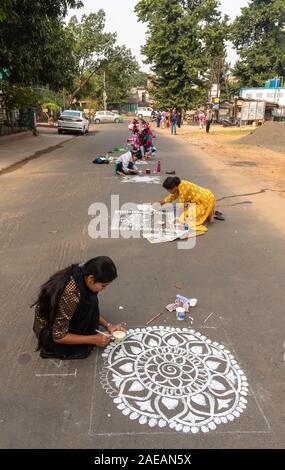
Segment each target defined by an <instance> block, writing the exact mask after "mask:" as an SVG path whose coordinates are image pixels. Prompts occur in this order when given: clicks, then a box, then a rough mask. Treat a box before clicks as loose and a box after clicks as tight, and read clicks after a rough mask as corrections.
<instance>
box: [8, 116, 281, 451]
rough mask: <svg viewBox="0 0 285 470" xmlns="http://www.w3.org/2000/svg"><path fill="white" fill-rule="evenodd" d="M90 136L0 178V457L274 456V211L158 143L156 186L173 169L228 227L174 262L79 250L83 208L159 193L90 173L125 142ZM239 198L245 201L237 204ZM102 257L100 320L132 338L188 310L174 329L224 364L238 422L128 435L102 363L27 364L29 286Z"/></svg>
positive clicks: (277, 282)
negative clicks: (110, 269) (241, 389)
mask: <svg viewBox="0 0 285 470" xmlns="http://www.w3.org/2000/svg"><path fill="white" fill-rule="evenodd" d="M95 129H96V132H95V131H92V132H91V133H90V134H89V135H86V136H80V137H78V138H76V139H73V140H71V141H69V142H63V144H62V147H61V148H57V149H55V150H54V151H52V152H50V153H47V154H44V155H42V156H40V157H39V158H37V159H34V160H32V161H30V162H28V163H27V164H26V165H24V166H23V167H21V168H18V169H16V170H15V171H13V172H11V173H9V174H4V175H2V176H0V179H1V202H0V205H1V218H0V224H1V231H0V251H1V266H0V270H1V317H0V321H1V330H0V351H1V355H0V358H1V359H0V360H1V377H2V380H1V403H2V405H3V406H2V407H1V414H0V433H1V438H0V446H1V448H98V449H99V448H100V449H102V448H181V449H182V448H185V449H187V448H244V447H246V448H256V447H258V448H263V447H282V446H284V440H285V439H284V435H285V433H284V431H285V425H284V422H285V419H284V418H285V416H284V414H285V413H284V409H285V407H284V360H283V355H284V346H283V345H284V341H285V334H284V313H283V312H284V300H285V296H284V286H283V279H284V265H285V253H284V236H283V233H282V231H281V229H280V230H275V228H274V227H275V226H274V227H272V225H269V224H268V222H271V220H270V218H269V214H270V213H271V211H270V208H271V204H272V201H274V204H275V211H277V209H278V210H279V214H280V210H281V208H282V207H283V201H282V200H281V199H280V201H279V199H277V198H276V199H272V197H273V196H271V195H270V194H268V193H259V190H260V188H258V187H256V186H254V187H253V186H250V183H249V182H248V181H246V180H237V179H236V178H235V173H234V170H232V169H230V168H226V167H225V166H224V165H222V164H220V163H219V164H217V163H216V162H214V161H211V160H210V159H209V158H207V157H206V156H203V155H202V154H200V155H198V154H195V152H194V151H193V149H190V150H189V148H188V149H186V147H185V144H183V143H182V141H180V139H179V137H177V138H175V137H173V138H172V139H171V137H170V136H169V137H166V136H164V135H162V134H158V138H157V142H156V144H157V147H158V148H159V155H160V157H161V161H162V171H163V173H164V172H165V171H167V170H172V169H175V170H176V172H177V174H178V175H181V176H182V177H184V178H187V179H190V180H192V181H194V182H196V183H198V184H200V185H202V186H206V187H209V188H211V189H212V190H213V191H214V193H215V194H216V195H217V197H218V198H222V197H228V196H235V197H233V198H227V199H223V200H222V201H221V202H220V207H221V209H222V210H223V212H225V213H226V216H227V221H226V222H217V223H215V224H214V225H213V226H211V228H210V230H209V232H208V233H207V234H206V235H205V236H203V237H199V238H198V239H197V244H196V246H195V248H194V249H192V250H189V251H188V250H178V249H177V245H176V243H175V242H174V243H167V244H160V245H151V244H149V243H148V242H147V241H146V240H123V239H118V240H116V239H115V240H114V239H107V240H106V239H97V240H92V239H91V238H90V237H89V236H88V224H89V222H90V216H89V215H88V208H89V206H90V205H91V204H92V203H93V202H98V201H101V202H104V203H106V204H107V205H108V206H109V205H110V194H111V193H112V194H119V196H120V201H121V203H124V202H129V201H134V202H148V201H154V200H157V199H158V198H160V197H161V196H162V195H163V194H164V192H163V190H162V188H161V187H160V186H159V185H155V184H148V185H143V184H123V183H121V181H120V180H119V179H118V178H117V177H115V176H114V175H113V169H112V167H111V166H108V165H100V166H99V165H93V164H92V163H91V161H92V159H93V158H94V157H95V156H96V155H99V154H100V153H102V152H104V153H105V152H106V151H107V150H110V149H111V148H112V147H113V146H117V145H122V144H124V142H125V140H126V125H125V124H119V125H117V126H116V127H114V126H112V125H105V126H98V127H96V128H95ZM56 137H57V140H56V142H58V136H56ZM251 192H255V193H257V194H256V195H251V196H244V197H243V196H238V195H239V194H246V193H251ZM262 209H263V211H262ZM273 212H274V211H273ZM283 213H284V212H283ZM272 217H273V216H272ZM101 254H106V255H109V256H111V257H112V258H113V259H114V260H115V262H116V264H117V266H118V271H119V278H118V280H116V282H114V283H113V284H112V285H111V286H110V287H109V288H108V289H107V290H106V291H105V292H104V293H103V294H102V295H101V296H100V297H101V300H100V305H101V313H102V315H103V316H105V317H106V318H108V319H109V320H110V321H112V322H115V321H117V320H125V321H126V322H127V323H128V327H129V328H136V327H144V326H145V324H146V321H147V320H148V319H149V317H150V316H151V315H152V314H153V313H156V312H159V311H160V310H161V309H162V308H163V307H164V306H165V305H166V304H167V303H169V302H171V301H172V300H173V299H174V298H175V295H176V294H177V293H182V294H184V295H187V296H194V297H197V298H198V299H199V304H198V306H197V307H196V309H195V310H193V317H194V322H193V324H192V325H191V324H190V320H189V319H188V318H187V320H186V321H185V322H184V323H183V327H185V326H186V327H189V328H194V330H195V331H198V332H201V333H202V335H205V336H206V337H207V338H209V339H210V340H212V341H217V342H218V343H219V344H222V345H224V346H225V348H226V349H227V350H230V351H231V352H232V353H233V355H234V357H235V359H236V361H237V364H238V365H239V366H240V367H241V368H242V370H243V371H244V372H245V374H246V376H247V379H248V382H249V395H248V404H247V408H246V410H245V411H244V412H243V413H242V414H241V416H240V417H236V419H235V420H234V421H233V422H230V421H229V422H227V423H224V424H223V423H221V424H219V425H218V426H217V429H215V430H211V431H210V432H208V433H203V432H200V433H197V434H194V433H187V434H185V433H183V432H177V431H175V430H173V429H170V428H169V427H167V426H166V427H160V426H157V425H155V426H153V427H151V426H148V425H146V424H139V423H138V421H137V419H134V420H131V419H129V417H127V416H124V415H123V414H122V413H121V411H120V410H119V409H117V407H116V404H115V403H114V402H113V400H112V398H110V396H108V395H107V394H106V393H105V391H104V390H103V388H102V385H101V383H100V372H101V370H102V356H101V351H100V353H94V354H93V355H91V356H90V357H89V358H88V359H86V360H84V361H70V362H68V361H67V362H62V361H52V360H47V361H45V360H42V359H40V358H39V356H38V353H36V352H34V349H35V346H36V342H35V339H34V337H33V334H32V322H33V311H32V310H30V309H29V304H30V303H31V302H32V300H33V299H34V297H35V295H36V292H37V290H38V288H39V286H40V284H41V283H42V282H43V281H44V280H45V279H46V278H47V276H49V275H50V274H51V273H53V272H54V271H55V270H57V269H58V268H61V267H64V266H66V265H68V264H70V263H72V262H75V261H77V260H78V261H81V260H86V259H88V258H90V257H92V256H96V255H101ZM177 284H178V285H180V286H181V287H182V289H181V290H178V289H177V287H176V285H177ZM119 306H123V307H124V309H123V310H120V309H119ZM158 325H160V326H163V327H166V326H170V327H175V328H178V327H181V322H178V321H177V320H176V318H175V315H174V314H170V313H165V314H164V315H163V316H162V317H161V319H160V320H158V321H156V322H154V323H153V324H152V326H158ZM211 344H212V343H211ZM220 366H221V365H220ZM220 366H219V367H220ZM226 366H227V364H226ZM212 367H213V368H215V366H212ZM125 369H126V368H125ZM198 369H199V367H198ZM208 372H209V370H208ZM134 390H135V391H137V392H138V389H137V388H136V387H133V391H134ZM224 391H225V393H227V390H226V389H225V388H224V389H223V387H222V386H221V385H220V386H218V389H217V390H216V393H217V397H218V396H219V394H220V398H221V399H222V398H227V397H225V395H224ZM138 393H139V392H138ZM138 400H139V398H138ZM201 400H202V401H201ZM142 401H143V402H146V400H142ZM198 401H199V400H198ZM217 403H220V402H218V401H217ZM217 403H216V404H215V406H216V405H217ZM196 405H197V408H196V414H197V413H198V414H200V416H201V414H203V410H204V409H205V408H203V406H206V408H207V410H208V409H209V407H211V404H210V401H209V403H207V404H206V405H205V403H203V398H202V399H201V395H200V402H199V403H197V404H196ZM143 406H144V407H146V406H147V405H143ZM161 406H162V405H161ZM164 406H165V409H164V413H165V414H167V413H168V417H169V414H170V413H174V414H175V413H176V412H177V410H175V407H176V403H175V400H174V401H172V402H171V401H170V402H169V401H164ZM219 406H220V405H219ZM161 409H162V408H161ZM142 411H143V407H142Z"/></svg>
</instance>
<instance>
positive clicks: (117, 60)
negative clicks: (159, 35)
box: [67, 10, 139, 102]
mask: <svg viewBox="0 0 285 470" xmlns="http://www.w3.org/2000/svg"><path fill="white" fill-rule="evenodd" d="M104 28H105V12H104V11H103V10H99V11H98V12H96V13H91V14H89V15H83V16H82V18H81V21H78V19H77V18H76V17H75V16H73V17H72V18H71V19H70V21H69V23H68V26H67V34H68V35H69V37H70V38H71V41H72V44H73V51H74V52H73V55H74V59H75V62H76V64H77V76H76V80H75V88H74V90H73V92H72V93H71V95H70V102H72V101H73V100H74V99H75V98H76V99H77V100H78V99H80V97H86V96H88V95H96V96H97V98H98V99H99V100H100V99H102V94H103V73H104V72H105V74H106V92H107V96H108V100H111V101H116V102H120V101H121V100H122V99H123V98H125V97H126V95H127V93H128V91H129V89H130V87H131V83H132V77H133V76H134V74H135V73H137V72H138V70H139V67H138V63H137V61H136V59H135V57H133V55H132V53H131V50H130V49H128V48H127V47H125V46H118V45H117V44H116V40H117V36H116V33H106V32H105V31H104Z"/></svg>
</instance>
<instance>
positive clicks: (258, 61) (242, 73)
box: [232, 0, 285, 87]
mask: <svg viewBox="0 0 285 470" xmlns="http://www.w3.org/2000/svg"><path fill="white" fill-rule="evenodd" d="M232 41H233V44H234V46H235V47H236V50H237V52H238V54H239V56H240V60H238V61H237V62H236V64H235V67H234V75H235V76H236V77H237V78H238V79H239V81H240V85H241V86H248V87H251V86H262V85H264V82H265V80H267V79H269V78H274V77H276V76H277V77H278V76H283V77H284V76H285V0H250V2H249V5H248V6H247V7H244V8H242V10H241V14H240V16H239V17H237V18H236V20H235V21H234V23H233V26H232Z"/></svg>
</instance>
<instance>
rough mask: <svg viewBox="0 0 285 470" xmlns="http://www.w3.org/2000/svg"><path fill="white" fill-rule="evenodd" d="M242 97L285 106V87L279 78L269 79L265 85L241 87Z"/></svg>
mask: <svg viewBox="0 0 285 470" xmlns="http://www.w3.org/2000/svg"><path fill="white" fill-rule="evenodd" d="M240 97H241V98H243V99H253V100H259V101H266V102H267V103H275V104H278V105H280V106H285V87H283V86H281V80H279V79H273V80H268V82H266V84H265V86H264V87H259V88H241V90H240Z"/></svg>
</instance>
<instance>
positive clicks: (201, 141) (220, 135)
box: [155, 125, 285, 197]
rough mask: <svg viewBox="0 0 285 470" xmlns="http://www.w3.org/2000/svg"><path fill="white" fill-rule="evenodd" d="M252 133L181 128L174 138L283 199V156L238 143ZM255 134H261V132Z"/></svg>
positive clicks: (284, 154)
mask: <svg viewBox="0 0 285 470" xmlns="http://www.w3.org/2000/svg"><path fill="white" fill-rule="evenodd" d="M284 129H285V126H284ZM253 130H254V128H252V127H246V128H223V127H220V126H212V128H211V132H210V134H206V132H205V130H200V129H199V128H198V127H196V126H188V125H184V126H182V127H181V129H178V131H177V134H178V135H180V136H182V138H183V139H184V140H186V141H187V142H189V144H191V145H194V146H196V147H198V148H199V149H202V150H203V151H204V152H206V153H207V154H208V155H210V156H211V157H213V158H215V159H217V160H219V161H222V162H223V163H224V164H225V165H228V166H231V167H233V168H235V169H236V171H237V172H238V173H240V174H244V175H248V176H251V177H252V178H254V179H255V180H256V181H257V182H259V183H262V187H264V188H266V189H270V190H271V191H276V192H278V193H279V194H280V195H281V196H283V197H285V152H284V153H281V152H275V151H272V150H270V149H267V148H263V147H260V146H257V145H248V144H244V143H241V142H242V140H243V139H242V138H244V137H246V136H249V137H247V139H249V138H250V137H251V136H250V133H251V132H252V131H253ZM155 131H157V129H155ZM258 131H259V132H262V130H261V129H258ZM159 132H163V133H170V129H164V130H162V129H161V130H159ZM264 132H266V126H264ZM173 138H175V136H173ZM240 139H242V140H240Z"/></svg>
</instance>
